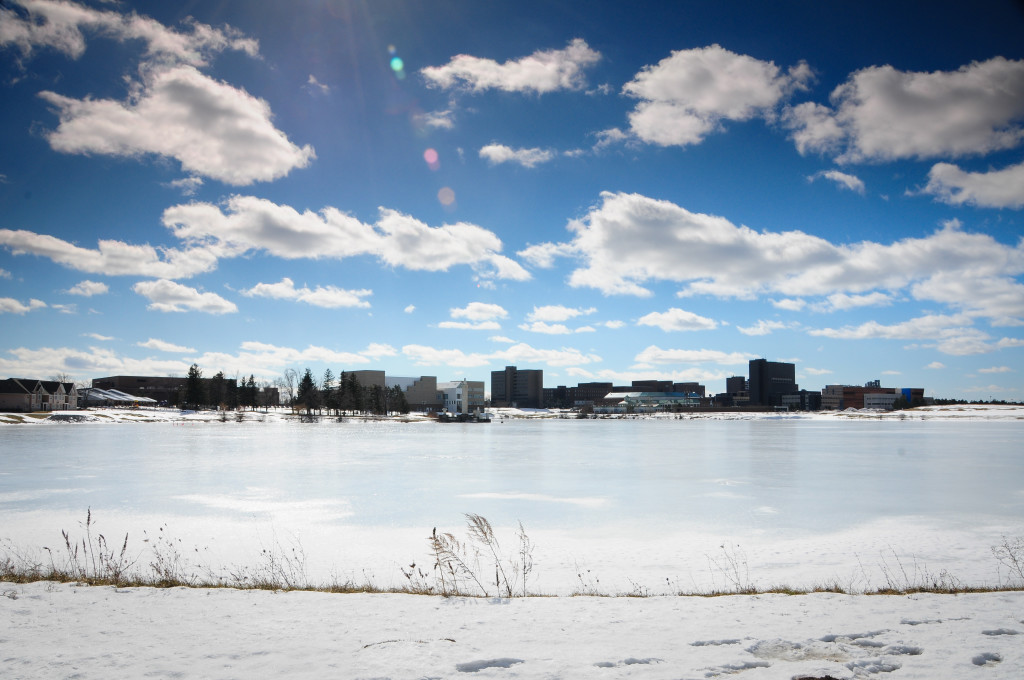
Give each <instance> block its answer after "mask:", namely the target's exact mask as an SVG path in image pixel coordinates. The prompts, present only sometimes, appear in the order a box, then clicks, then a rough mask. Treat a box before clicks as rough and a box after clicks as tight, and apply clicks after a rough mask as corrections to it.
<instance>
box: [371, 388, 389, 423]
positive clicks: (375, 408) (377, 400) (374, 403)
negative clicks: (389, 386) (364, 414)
mask: <svg viewBox="0 0 1024 680" xmlns="http://www.w3.org/2000/svg"><path fill="white" fill-rule="evenodd" d="M384 396H385V395H384V389H383V388H382V387H381V386H380V385H374V386H373V387H371V388H370V399H369V404H368V406H369V410H370V413H372V414H373V415H375V416H382V415H384V414H385V413H386V412H387V408H388V406H387V401H386V400H385V398H384Z"/></svg>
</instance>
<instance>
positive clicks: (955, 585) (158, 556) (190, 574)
mask: <svg viewBox="0 0 1024 680" xmlns="http://www.w3.org/2000/svg"><path fill="white" fill-rule="evenodd" d="M466 520H467V531H468V539H467V540H466V541H460V540H459V539H457V538H456V537H455V535H454V534H452V533H450V532H444V531H438V530H437V529H436V528H435V529H434V531H433V532H432V533H431V535H430V536H429V537H428V539H427V540H428V544H429V546H430V551H431V557H432V558H433V562H434V564H433V569H431V570H425V569H423V568H420V567H418V566H417V564H416V562H412V563H411V564H409V566H408V569H406V568H402V574H403V575H404V576H405V578H406V582H405V583H404V584H402V585H400V586H387V587H382V586H379V585H377V584H375V583H374V579H373V578H372V576H367V575H366V573H365V572H364V580H363V581H362V582H358V581H355V580H352V579H351V578H350V579H341V578H338V577H332V578H331V579H329V580H328V581H326V582H314V581H312V580H311V579H310V577H309V575H308V571H307V566H306V553H305V551H304V549H303V548H302V546H301V544H300V543H299V542H298V541H297V540H295V539H293V540H292V541H291V542H290V544H289V545H287V546H283V545H282V544H281V543H280V542H279V541H278V540H277V539H276V536H275V539H274V541H273V542H272V544H271V545H270V546H269V547H266V546H265V547H263V549H262V550H261V552H260V557H259V559H258V561H257V563H256V565H255V566H241V567H232V568H228V569H226V570H225V571H222V572H221V573H217V572H215V571H214V570H213V569H212V568H211V567H209V566H206V565H204V563H203V561H202V559H201V553H200V551H199V549H198V548H195V549H193V550H192V551H188V550H186V549H185V548H184V545H183V543H182V541H181V540H180V539H172V538H171V537H170V536H169V534H168V532H167V531H166V530H165V528H166V527H161V528H160V529H159V531H158V532H157V534H155V535H154V536H153V537H150V536H149V535H148V534H145V532H144V534H145V536H146V537H145V538H144V539H143V543H144V544H146V545H145V547H144V548H143V549H142V550H141V551H140V552H139V553H137V554H136V553H134V552H133V551H132V549H131V548H130V547H129V540H128V535H127V534H125V537H124V540H123V541H118V542H117V543H114V544H110V543H109V542H108V541H107V539H106V537H105V535H104V534H102V533H100V532H98V531H96V529H97V523H96V521H95V518H94V517H93V515H92V511H91V509H90V510H88V511H87V513H86V518H85V522H84V523H81V524H80V527H81V528H82V530H83V535H82V536H81V537H79V538H73V537H72V536H71V534H69V533H68V532H67V531H62V532H61V537H62V539H63V549H62V550H61V549H57V550H51V549H50V548H43V550H44V551H45V552H46V553H47V554H48V559H49V564H47V563H46V560H45V559H43V560H40V559H35V558H33V557H31V555H30V553H29V552H27V551H25V550H22V549H20V548H18V547H17V546H14V545H13V544H11V543H10V541H7V540H3V539H0V582H15V583H28V582H34V581H58V582H75V583H83V584H88V585H112V586H115V587H128V586H151V587H158V588H166V587H181V586H184V587H200V588H211V587H229V588H240V589H261V590H282V591H287V590H305V591H317V592H331V593H408V594H423V595H442V596H446V597H451V596H463V597H493V596H498V597H527V596H530V595H541V594H540V593H530V592H529V589H528V585H527V584H528V579H529V577H530V575H531V574H532V572H533V568H534V562H533V549H534V544H533V542H532V541H531V540H530V538H529V536H528V535H527V534H526V531H525V529H524V528H523V526H522V523H519V526H518V531H517V532H516V538H517V541H518V546H517V548H516V550H515V551H514V552H513V553H512V554H509V555H505V554H503V553H502V549H501V544H500V543H499V541H498V537H497V533H496V532H495V530H494V528H493V526H492V525H491V523H490V522H489V521H488V520H487V519H486V518H484V517H482V516H480V515H475V514H468V515H466ZM147 550H148V553H149V556H148V559H146V560H144V559H142V558H143V556H144V555H145V554H146V551H147ZM991 550H992V554H993V556H994V557H995V559H996V561H997V562H998V564H999V569H1000V577H999V581H998V582H997V584H996V585H993V586H987V585H983V586H973V585H970V584H966V583H964V582H962V581H961V580H960V579H958V578H956V577H954V576H952V575H951V574H950V573H949V572H948V571H946V570H942V571H940V572H939V573H938V574H933V573H932V572H930V571H929V570H928V568H927V567H926V566H924V565H922V564H920V563H919V562H918V560H917V559H916V558H915V557H913V556H909V557H907V556H903V555H900V554H899V553H898V552H897V551H896V550H895V549H894V548H891V547H890V548H889V551H888V552H886V553H883V554H881V555H880V559H881V562H880V564H879V565H878V569H879V570H880V572H881V574H882V577H883V580H884V585H881V586H878V587H873V586H872V585H871V581H870V578H869V576H868V570H867V569H866V568H865V567H864V565H863V563H861V561H860V558H859V556H858V558H857V560H858V564H859V565H860V573H861V577H862V578H863V580H864V586H863V587H856V580H857V579H851V581H850V582H849V583H847V584H845V585H844V584H841V583H840V582H839V581H838V580H835V579H834V580H832V581H827V582H823V583H819V584H815V585H812V586H810V587H807V586H791V585H786V584H776V585H772V586H768V587H763V586H759V585H757V584H756V582H755V581H754V580H752V579H751V578H750V573H749V571H750V570H749V564H748V560H747V555H746V553H745V552H743V550H742V549H741V548H740V546H738V545H733V544H729V543H723V544H722V545H721V551H722V552H721V554H716V555H705V557H706V558H707V560H708V565H709V570H710V574H711V578H712V582H713V585H712V588H711V589H701V588H700V587H699V586H698V585H697V584H696V583H694V585H693V587H692V588H691V589H689V590H687V589H684V588H680V587H678V586H677V585H673V583H672V582H671V580H670V579H666V580H665V586H664V588H663V589H662V590H658V589H656V588H652V587H650V586H649V585H647V584H644V583H641V582H639V581H636V580H633V579H627V580H628V581H629V583H630V586H631V588H630V590H629V591H626V592H621V593H616V592H611V591H609V590H608V589H607V587H606V586H604V585H602V583H601V580H600V579H599V578H598V577H597V575H596V574H592V573H591V570H590V569H585V568H581V567H580V566H579V565H578V564H577V567H576V573H577V578H578V581H579V583H578V585H577V587H576V588H575V589H574V590H573V592H572V593H571V594H572V595H584V596H604V597H612V596H629V597H651V596H657V595H678V596H699V597H712V596H721V595H736V594H768V593H775V594H786V595H798V594H806V593H814V592H829V593H843V594H851V595H854V594H870V595H888V594H900V595H905V594H912V593H940V594H957V593H979V592H995V591H1012V590H1024V538H1016V539H1010V538H1004V539H1003V543H1002V544H1001V545H998V546H993V547H992V549H991ZM482 565H486V567H484V566H482ZM492 568H493V572H494V581H493V582H492V581H490V577H489V576H486V574H489V573H490V572H491V569H492ZM1003 574H1005V576H1003ZM492 588H493V590H492Z"/></svg>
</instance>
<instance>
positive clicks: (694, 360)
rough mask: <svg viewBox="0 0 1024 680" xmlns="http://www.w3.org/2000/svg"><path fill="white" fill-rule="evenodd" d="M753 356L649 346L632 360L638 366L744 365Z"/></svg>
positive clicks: (739, 353) (713, 350) (738, 353)
mask: <svg viewBox="0 0 1024 680" xmlns="http://www.w3.org/2000/svg"><path fill="white" fill-rule="evenodd" d="M754 358H755V356H754V355H753V354H744V353H742V352H723V351H721V350H717V349H662V348H660V347H658V346H657V345H651V346H650V347H647V348H646V349H644V350H643V351H642V352H640V353H639V354H637V355H636V357H635V358H634V359H633V360H634V361H636V362H637V363H640V364H709V363H710V364H721V365H724V366H730V365H734V364H746V363H748V362H749V361H750V360H751V359H754Z"/></svg>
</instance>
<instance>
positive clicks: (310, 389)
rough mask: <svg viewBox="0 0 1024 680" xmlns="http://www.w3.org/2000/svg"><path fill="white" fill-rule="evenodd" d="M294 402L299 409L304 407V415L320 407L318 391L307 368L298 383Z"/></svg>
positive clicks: (311, 373)
mask: <svg viewBox="0 0 1024 680" xmlns="http://www.w3.org/2000/svg"><path fill="white" fill-rule="evenodd" d="M295 401H296V404H297V405H298V407H299V408H303V407H305V409H306V413H310V412H311V411H312V410H313V409H314V408H317V407H319V406H320V395H319V389H318V388H317V386H316V383H315V382H313V372H312V371H310V370H309V369H308V368H307V369H306V372H305V373H304V374H303V375H302V379H301V380H300V381H299V389H298V392H297V394H296V395H295Z"/></svg>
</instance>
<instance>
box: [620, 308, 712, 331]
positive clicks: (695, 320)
mask: <svg viewBox="0 0 1024 680" xmlns="http://www.w3.org/2000/svg"><path fill="white" fill-rule="evenodd" d="M636 323H637V325H638V326H655V327H657V328H660V329H661V330H663V331H709V330H713V329H715V328H717V327H718V322H716V321H715V320H714V319H709V318H707V317H706V316H700V315H699V314H694V313H693V312H688V311H686V310H685V309H679V308H678V307H671V308H670V309H668V310H667V311H665V312H651V313H650V314H645V315H644V316H642V317H640V318H639V319H637V322H636Z"/></svg>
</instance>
